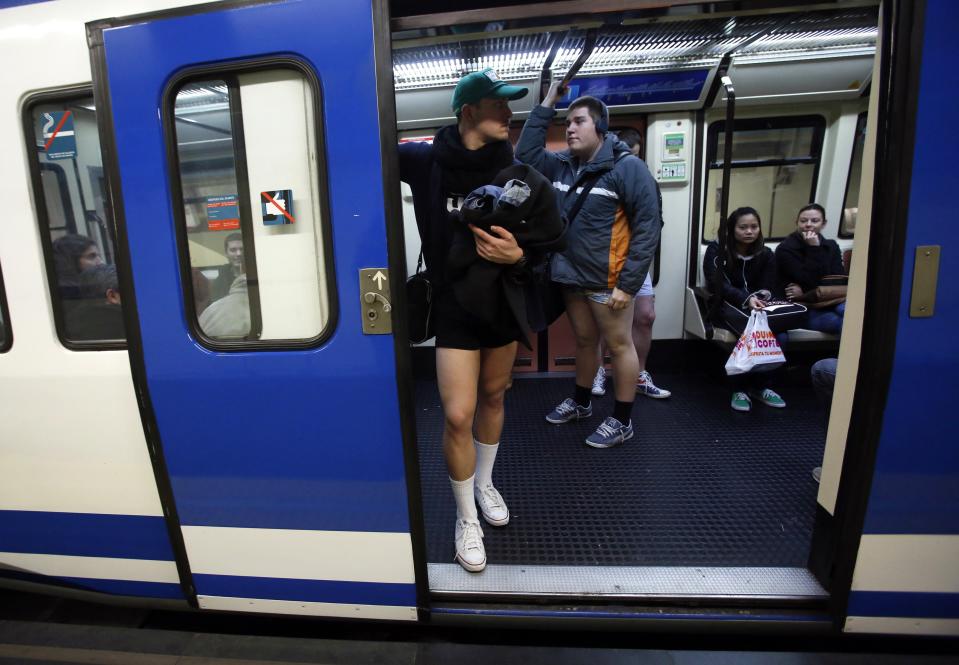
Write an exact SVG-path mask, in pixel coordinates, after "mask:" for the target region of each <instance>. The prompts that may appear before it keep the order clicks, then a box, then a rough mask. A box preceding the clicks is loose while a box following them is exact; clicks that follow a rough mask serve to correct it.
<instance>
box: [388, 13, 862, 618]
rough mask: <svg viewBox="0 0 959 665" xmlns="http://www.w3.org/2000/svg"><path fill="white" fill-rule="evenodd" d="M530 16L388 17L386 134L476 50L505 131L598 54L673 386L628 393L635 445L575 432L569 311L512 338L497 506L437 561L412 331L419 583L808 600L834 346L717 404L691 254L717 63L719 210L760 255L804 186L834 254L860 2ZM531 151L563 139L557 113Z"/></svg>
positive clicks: (851, 171) (817, 344)
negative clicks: (755, 391) (564, 405)
mask: <svg viewBox="0 0 959 665" xmlns="http://www.w3.org/2000/svg"><path fill="white" fill-rule="evenodd" d="M527 9H528V8H527ZM586 11H587V10H585V9H584V12H586ZM521 13H522V12H521ZM528 13H529V14H530V15H528V16H525V18H524V17H521V18H515V17H514V18H511V19H510V20H507V21H504V22H498V25H499V28H498V31H497V32H493V33H491V32H489V30H490V28H489V23H488V22H487V21H481V22H479V23H469V22H466V19H467V18H468V17H466V16H465V15H453V14H447V15H442V16H434V17H430V18H431V19H432V20H431V21H426V20H425V19H424V18H423V17H394V19H393V29H394V33H393V63H394V79H395V86H396V100H397V117H398V125H397V128H398V137H399V140H400V141H401V142H406V141H426V142H428V141H430V140H432V138H433V136H434V135H435V134H436V132H437V131H438V130H439V129H440V128H441V127H443V126H445V125H449V124H451V123H454V122H455V118H454V117H453V114H452V113H451V111H450V97H451V94H452V91H453V88H454V86H455V84H456V82H457V80H458V79H459V77H460V76H462V75H463V74H465V73H467V72H469V71H473V70H476V69H480V68H482V67H483V66H486V65H487V64H493V65H494V66H495V67H496V71H497V74H498V75H499V76H500V77H501V78H502V79H504V80H505V81H507V82H508V83H509V84H511V85H522V86H526V87H528V88H529V89H530V94H529V95H528V96H527V97H524V98H523V99H522V100H519V101H516V102H513V104H512V110H513V118H512V127H511V132H510V139H511V141H512V143H513V144H514V145H515V143H516V141H517V140H518V136H519V133H520V131H521V129H522V127H523V124H524V122H525V120H526V119H527V118H528V117H529V115H530V113H531V111H532V109H533V108H534V107H535V106H536V104H537V103H538V101H539V100H540V99H541V96H542V93H543V91H544V90H545V86H544V85H543V84H544V83H547V82H548V81H549V80H551V79H552V80H557V79H560V78H562V77H563V76H564V75H565V74H566V72H567V71H568V70H569V68H570V67H572V66H573V63H575V62H576V61H577V59H579V58H580V56H581V55H582V54H583V53H584V51H585V50H586V48H587V45H588V44H589V45H590V46H591V47H592V48H593V49H594V50H593V52H592V54H591V55H589V57H588V58H586V59H585V60H584V61H583V62H580V63H579V64H580V65H582V67H581V69H580V70H579V72H578V74H577V75H576V77H574V78H573V79H572V83H573V84H574V85H575V86H576V87H577V93H578V94H592V95H594V96H596V97H598V98H600V99H603V101H604V102H606V104H607V105H608V107H609V108H610V116H611V117H610V125H611V126H613V127H614V128H626V127H630V128H634V129H637V130H639V132H640V133H641V135H642V139H643V141H642V142H643V146H642V156H643V158H644V160H645V162H646V164H647V165H648V168H649V170H650V172H651V173H652V174H653V176H654V178H655V179H656V181H657V183H658V185H659V187H660V189H661V192H662V200H663V205H662V210H663V218H664V222H665V224H664V226H663V230H662V237H661V243H660V247H659V249H658V251H657V255H656V260H655V261H654V262H653V264H652V265H651V276H652V278H653V283H654V287H655V293H656V296H655V309H656V322H655V325H654V328H653V332H654V334H653V343H652V348H651V350H650V353H649V356H648V359H647V365H646V369H647V370H648V371H649V372H650V373H651V375H652V376H653V377H655V380H656V384H657V385H658V386H661V387H663V388H665V389H667V390H668V391H669V392H671V395H670V396H669V397H668V398H666V399H649V398H647V397H645V396H637V398H636V402H635V404H634V408H633V413H632V417H633V422H634V423H635V425H636V428H635V437H634V438H633V439H631V440H629V441H627V442H626V443H624V444H623V445H620V446H617V447H615V448H611V449H607V450H596V449H593V448H590V447H587V446H585V445H584V439H585V438H586V437H587V436H588V435H589V434H590V432H592V431H593V429H595V427H596V425H597V424H598V423H599V422H600V421H601V420H602V416H601V415H597V416H593V418H592V419H589V420H583V421H576V422H573V423H567V424H564V425H560V426H557V425H552V424H550V423H548V422H546V420H545V418H544V416H545V415H546V414H548V413H549V412H550V410H551V409H553V408H554V407H555V406H556V404H557V403H559V402H560V401H562V400H563V399H564V398H566V397H570V396H571V394H572V390H573V384H574V381H573V378H572V377H573V373H572V370H573V365H574V358H573V357H574V343H573V340H572V335H571V331H570V329H569V325H568V323H567V322H566V321H564V320H562V319H561V320H560V321H558V322H557V323H555V324H554V325H553V326H552V327H551V328H550V329H549V331H548V332H544V333H541V334H539V335H538V336H537V337H536V338H535V339H534V340H532V342H533V343H532V344H531V345H530V347H531V348H528V349H524V348H522V347H521V348H520V350H519V353H518V354H517V357H516V361H515V365H514V372H513V381H512V386H511V388H510V389H509V390H508V391H507V393H506V397H505V410H506V417H505V423H504V428H503V433H502V437H501V442H502V443H501V446H500V449H499V452H498V454H497V459H496V465H495V470H494V472H493V480H494V482H495V484H496V486H497V488H499V489H500V490H501V491H502V495H503V497H504V500H505V501H506V502H507V504H508V505H509V510H510V521H509V524H508V525H507V526H503V527H494V526H489V525H487V524H485V523H484V524H483V529H484V532H485V538H484V544H485V549H486V552H487V555H488V566H487V568H486V569H485V570H484V571H483V572H481V573H468V572H466V571H465V570H463V569H462V568H461V567H460V566H459V565H457V563H455V562H454V561H453V554H454V549H453V540H454V524H455V522H456V509H455V504H454V501H453V496H452V492H451V489H450V482H449V476H448V472H447V467H446V463H445V461H444V456H443V450H442V437H443V426H444V419H443V411H442V407H441V402H440V395H439V391H438V388H437V384H436V380H435V376H436V375H435V352H434V348H433V346H432V345H431V343H429V342H428V343H426V344H423V345H418V346H414V347H413V348H412V349H411V357H412V361H413V362H412V364H413V368H414V374H415V377H416V394H415V403H416V428H417V444H418V454H419V464H420V474H421V483H422V502H423V515H424V524H425V541H426V553H427V561H428V570H429V587H430V590H431V592H432V593H433V594H434V595H435V596H436V597H438V598H451V599H455V598H474V599H475V598H489V597H509V598H537V599H542V598H544V597H551V598H568V599H579V600H582V599H594V600H597V599H598V600H603V599H606V600H608V599H609V598H616V599H623V600H627V601H628V600H630V599H633V600H648V599H673V600H675V599H689V600H696V601H697V602H699V601H704V602H710V600H712V602H723V603H726V602H729V601H730V599H734V600H736V602H745V603H747V604H749V603H763V602H772V603H774V604H775V603H787V604H788V603H798V604H800V605H808V606H815V605H822V604H823V603H824V601H825V600H826V599H827V598H828V589H827V588H826V587H827V586H828V582H827V583H826V584H825V585H824V584H823V583H821V582H824V580H820V579H817V577H816V576H815V575H814V574H813V573H812V572H811V571H810V568H809V565H810V555H811V548H812V542H813V537H814V533H815V531H816V529H817V510H819V508H817V494H818V493H819V492H820V487H819V484H818V483H819V474H820V473H821V469H820V468H819V467H821V466H822V463H823V455H824V446H825V440H826V428H827V418H828V399H827V400H826V401H823V400H822V399H821V398H818V397H817V395H816V393H815V392H814V390H813V387H812V385H811V381H810V368H811V366H812V365H813V364H814V363H815V362H817V361H819V360H821V359H825V358H835V357H836V356H837V354H838V346H839V337H838V335H834V334H829V333H822V332H821V331H812V330H807V329H797V330H793V331H790V333H789V340H788V342H787V346H786V349H785V350H786V355H787V359H788V362H787V365H786V366H785V368H784V370H783V371H782V372H781V373H780V376H779V377H777V385H776V389H777V391H778V392H779V394H780V395H781V397H782V398H783V400H784V401H785V403H786V408H774V407H772V406H766V405H764V404H760V403H759V402H758V401H756V400H754V403H753V404H752V408H751V411H750V412H749V413H743V412H741V411H737V410H734V409H732V408H730V407H731V405H730V395H729V393H730V390H729V389H728V387H727V386H726V384H725V382H724V378H725V377H724V372H723V364H724V362H725V359H726V357H727V356H728V354H729V352H730V349H731V347H732V345H733V344H735V341H736V336H735V335H723V334H722V332H721V331H720V332H719V333H716V334H710V333H709V332H707V330H708V328H709V325H708V316H707V313H708V311H707V301H706V300H705V299H704V293H703V291H704V289H705V287H706V286H707V285H706V283H705V280H704V276H703V269H702V265H703V258H704V253H705V251H706V247H707V244H708V243H709V241H711V240H713V239H715V238H716V234H717V226H718V220H719V217H720V214H719V213H720V205H719V204H720V198H721V193H722V192H721V190H722V171H723V167H724V163H723V162H724V158H723V142H724V140H725V137H726V136H728V135H727V134H725V131H724V130H725V126H724V123H726V122H727V118H726V114H725V111H726V105H727V104H726V100H727V99H728V97H729V95H728V94H727V92H726V90H725V89H724V88H723V87H722V85H721V81H720V79H721V78H722V76H728V77H730V78H731V80H732V82H733V83H734V84H735V85H736V88H737V90H738V93H739V106H738V107H737V108H736V114H735V119H734V126H733V130H734V131H733V137H734V138H733V150H732V160H731V161H732V163H731V164H730V165H729V166H728V167H727V168H728V170H731V171H732V174H731V183H730V185H729V190H730V193H729V195H730V208H729V209H730V210H731V209H733V208H735V207H738V206H743V205H749V206H752V207H754V208H755V209H756V210H758V211H760V212H761V213H762V229H763V234H764V236H765V239H766V246H767V247H768V248H769V249H770V250H775V248H776V246H777V245H778V243H780V242H782V241H783V240H784V239H786V238H787V237H788V236H789V234H790V233H792V232H793V231H795V229H796V218H797V213H798V211H799V209H800V208H801V207H802V206H804V205H806V204H807V203H810V202H820V203H822V204H823V206H824V208H825V210H826V217H827V219H828V224H827V225H826V227H825V228H826V229H827V230H824V231H823V233H824V235H825V237H827V238H829V239H830V240H834V241H835V242H836V243H837V245H838V246H839V247H840V249H841V250H842V251H843V252H844V253H846V255H847V257H848V256H849V255H850V254H851V253H852V249H853V247H854V234H855V223H856V215H857V211H858V203H857V202H856V199H857V197H858V183H859V179H860V177H861V173H862V145H863V139H864V136H865V118H866V115H867V106H868V99H869V96H868V94H869V81H870V78H871V76H872V73H873V64H874V54H875V51H876V43H877V39H878V29H877V21H878V12H877V8H876V6H875V5H872V4H867V5H864V6H861V7H857V8H854V9H842V8H827V7H823V8H817V9H815V10H806V9H803V8H797V7H790V6H787V5H785V4H784V5H783V6H782V7H778V8H776V9H774V10H773V11H772V12H770V13H768V14H763V15H761V16H760V15H757V14H752V13H749V12H742V13H739V14H736V13H709V14H698V13H695V12H692V11H685V10H683V11H680V10H675V9H674V10H670V9H667V10H663V11H658V12H656V13H655V15H653V14H651V13H645V14H644V13H643V12H641V11H637V12H633V13H627V14H621V15H617V16H615V17H610V16H595V17H594V18H595V23H596V24H597V26H598V27H597V26H593V24H590V26H588V27H584V26H583V25H581V24H579V23H577V22H575V21H570V20H568V19H566V18H564V17H555V16H553V17H550V18H549V19H548V20H547V19H544V18H543V17H542V16H533V15H532V13H533V11H532V10H529V12H528ZM473 18H474V20H475V19H476V17H475V16H474V17H473ZM544 24H546V25H544ZM599 24H602V25H599ZM438 25H452V26H453V27H451V28H446V29H444V28H437V27H435V26H438ZM427 26H429V27H427ZM690 44H696V45H695V46H692V47H691V46H690ZM494 55H495V56H496V57H495V58H494V57H493V56H494ZM812 80H815V81H816V83H815V84H810V81H812ZM541 86H542V87H541ZM571 98H572V95H571V96H570V98H569V99H571ZM569 99H567V103H568V101H569ZM546 148H547V149H548V150H552V151H561V150H563V149H565V148H566V142H565V131H564V126H563V123H562V114H560V115H559V116H557V118H556V121H555V122H554V124H553V125H552V126H551V127H550V129H549V132H548V135H547V142H546ZM854 181H855V182H854ZM402 198H403V203H404V213H405V217H406V218H405V228H406V249H407V262H408V271H409V274H413V273H414V272H415V271H416V265H417V257H418V256H419V253H420V243H419V237H418V234H417V230H416V222H415V211H414V208H413V198H412V194H411V191H410V190H409V189H408V188H404V189H403V190H402ZM864 260H865V259H864V258H863V261H864ZM845 269H846V270H848V263H847V265H846V266H845ZM707 338H708V339H707ZM606 388H607V389H608V388H609V384H608V383H607V384H606ZM610 393H611V391H610V390H607V393H606V394H605V395H599V394H594V396H593V397H592V405H593V408H594V410H595V411H596V412H598V413H600V414H603V415H605V414H606V412H607V411H609V410H610V409H611V408H612V395H611V394H610ZM838 463H841V458H840V460H839V462H838ZM837 482H838V481H837Z"/></svg>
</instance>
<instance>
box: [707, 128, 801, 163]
mask: <svg viewBox="0 0 959 665" xmlns="http://www.w3.org/2000/svg"><path fill="white" fill-rule="evenodd" d="M814 135H815V134H814V131H813V128H812V127H784V128H780V129H756V130H742V131H741V130H739V129H737V130H736V132H735V133H734V134H733V162H751V161H768V160H782V159H802V158H804V157H805V158H808V157H812V156H813V154H812V150H813V138H814ZM725 150H726V135H725V134H720V135H719V138H718V143H717V146H716V158H715V161H717V162H719V164H720V165H722V163H723V157H724V155H725V154H726V153H725Z"/></svg>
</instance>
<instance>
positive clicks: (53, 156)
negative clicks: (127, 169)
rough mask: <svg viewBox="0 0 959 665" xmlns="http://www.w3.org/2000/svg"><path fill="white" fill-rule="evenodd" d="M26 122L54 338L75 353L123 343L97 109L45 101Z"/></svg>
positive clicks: (83, 97)
mask: <svg viewBox="0 0 959 665" xmlns="http://www.w3.org/2000/svg"><path fill="white" fill-rule="evenodd" d="M24 123H25V126H26V133H27V137H28V142H29V147H30V155H31V160H30V168H31V172H32V175H33V183H34V192H35V194H34V196H35V199H36V203H37V213H38V217H39V223H40V229H41V234H40V235H41V241H42V245H43V249H44V255H45V259H46V263H47V275H48V282H49V286H50V295H51V301H52V302H53V308H54V320H55V321H56V326H57V334H58V335H59V337H60V340H61V341H62V342H63V344H64V345H65V346H67V347H68V348H71V349H74V350H84V349H103V348H122V347H123V346H124V343H125V339H126V331H125V328H124V323H123V309H122V304H121V300H122V298H121V294H120V287H119V283H118V281H117V273H116V266H115V260H114V257H115V255H116V253H115V240H114V237H113V235H112V224H110V223H108V220H110V219H111V218H112V211H111V210H110V205H109V199H108V197H107V196H106V184H105V182H104V175H103V161H102V158H101V156H100V140H99V134H98V133H97V117H96V108H95V107H94V105H93V97H92V96H91V95H90V94H89V93H88V92H86V93H75V94H73V95H72V96H67V95H59V96H56V95H53V96H51V95H42V96H38V97H36V98H35V99H34V100H33V101H32V102H31V103H28V104H27V106H26V110H25V113H24Z"/></svg>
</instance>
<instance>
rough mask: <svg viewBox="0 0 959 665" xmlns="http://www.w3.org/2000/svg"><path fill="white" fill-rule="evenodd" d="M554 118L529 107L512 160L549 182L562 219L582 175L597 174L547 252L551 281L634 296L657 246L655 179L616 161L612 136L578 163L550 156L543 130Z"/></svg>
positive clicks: (626, 160)
mask: <svg viewBox="0 0 959 665" xmlns="http://www.w3.org/2000/svg"><path fill="white" fill-rule="evenodd" d="M555 115H556V111H555V110H554V109H549V108H545V107H543V106H537V107H536V108H534V109H533V111H532V113H531V114H530V117H529V119H528V120H527V121H526V125H525V126H524V127H523V133H522V134H521V135H520V137H519V143H518V144H517V146H516V157H517V159H519V160H520V161H521V162H523V163H524V164H529V165H530V166H532V167H533V168H535V169H536V170H538V171H539V172H540V173H542V174H543V175H545V176H546V177H547V178H549V179H550V180H551V181H552V183H553V188H554V189H555V190H556V195H557V196H558V197H559V206H560V210H561V211H562V212H563V214H564V215H565V214H568V212H569V211H570V209H571V208H572V207H573V205H574V204H575V203H576V199H577V198H578V196H577V194H578V193H579V192H578V191H576V189H578V188H579V183H580V181H581V180H582V178H583V177H584V176H585V175H587V174H588V173H591V172H593V171H597V170H599V171H601V172H602V175H601V176H600V177H599V180H598V181H597V182H596V184H595V185H594V186H593V189H592V190H591V191H590V193H589V194H588V195H587V198H586V201H585V202H584V204H583V207H582V209H581V210H580V211H579V214H577V215H576V219H574V220H570V221H571V224H570V227H569V231H568V232H567V236H566V241H567V246H566V250H565V251H563V252H561V253H557V254H554V255H553V263H552V265H551V269H552V275H551V276H552V279H553V280H554V281H556V282H560V283H563V284H569V285H572V286H579V287H583V288H590V289H611V288H613V287H617V288H619V289H620V290H621V291H624V292H626V293H628V294H629V295H635V294H636V292H637V291H639V289H640V287H642V285H643V281H644V280H645V279H646V274H647V273H648V272H649V266H650V263H651V262H652V260H653V256H654V254H655V253H656V245H657V244H658V243H659V232H660V214H659V199H658V197H657V195H656V181H655V180H653V176H652V174H650V172H649V169H648V168H647V167H646V164H645V163H643V161H642V160H641V159H639V158H638V157H634V156H633V155H626V156H625V157H620V155H621V153H623V152H627V153H628V152H629V148H628V147H627V146H626V144H625V143H622V142H621V141H619V140H617V139H616V137H615V136H614V135H613V134H612V133H610V134H607V135H606V139H605V141H604V142H603V146H602V147H601V148H600V150H599V153H598V154H597V155H596V158H595V159H593V161H591V162H589V163H588V164H586V165H585V166H582V165H581V164H580V163H579V160H577V159H576V158H575V157H573V156H572V155H571V154H570V153H569V151H568V150H564V151H562V152H549V151H548V150H546V148H545V145H546V130H547V129H548V128H549V125H550V122H551V120H552V119H553V116H555ZM616 157H620V158H619V159H618V160H617V159H616ZM580 169H581V170H580ZM578 170H579V172H578V173H577V171H578ZM580 191H581V189H580Z"/></svg>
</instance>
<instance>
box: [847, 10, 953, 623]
mask: <svg viewBox="0 0 959 665" xmlns="http://www.w3.org/2000/svg"><path fill="white" fill-rule="evenodd" d="M957 23H959V6H957V5H956V4H955V3H953V2H950V1H949V0H929V1H928V2H926V3H925V28H924V39H923V47H922V64H921V73H920V85H919V89H920V97H919V99H918V108H917V116H916V134H915V149H914V154H913V171H912V179H911V191H910V192H909V217H908V228H907V239H906V246H905V247H903V252H904V254H905V264H904V269H903V283H902V297H901V301H900V305H899V325H898V330H897V335H896V352H895V360H894V366H893V375H892V380H891V383H890V388H889V396H888V398H887V403H886V410H885V414H884V416H883V427H882V437H881V439H880V444H879V450H878V455H877V458H876V467H875V475H874V479H873V484H872V489H871V493H870V497H869V504H868V509H867V514H866V522H865V527H864V530H863V538H862V543H861V545H860V550H859V556H858V560H857V564H856V571H855V576H854V579H853V590H852V593H851V596H850V601H849V611H848V615H849V619H848V620H847V624H846V628H847V630H854V631H865V632H916V633H935V634H952V635H957V634H959V447H957V446H956V432H955V428H954V422H955V419H954V418H952V417H950V415H951V414H953V413H954V412H955V396H956V395H957V394H959V354H957V353H956V346H955V340H956V329H957V325H959V319H957V315H956V312H959V292H957V291H956V289H954V288H952V285H953V284H954V283H956V281H957V280H959V260H957V250H959V228H957V227H956V225H955V224H953V223H951V222H950V220H952V219H953V217H954V216H955V165H954V163H953V162H954V159H955V155H956V154H957V152H959V138H957V137H956V134H955V132H952V131H950V129H949V127H950V126H951V124H952V116H953V112H952V109H953V108H954V107H955V102H956V89H955V76H954V75H953V73H952V70H953V65H952V57H951V54H952V52H953V49H952V48H951V45H952V41H953V39H954V36H953V34H952V32H953V30H952V28H953V26H955V25H956V24H957ZM919 245H941V246H942V254H941V260H940V264H939V282H938V290H937V298H936V304H935V307H936V309H935V312H936V313H935V315H934V316H932V317H931V318H910V316H909V306H910V298H911V294H912V275H913V268H914V263H915V248H916V247H917V246H919ZM877 269H881V266H878V267H877Z"/></svg>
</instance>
